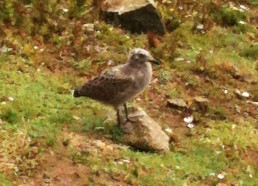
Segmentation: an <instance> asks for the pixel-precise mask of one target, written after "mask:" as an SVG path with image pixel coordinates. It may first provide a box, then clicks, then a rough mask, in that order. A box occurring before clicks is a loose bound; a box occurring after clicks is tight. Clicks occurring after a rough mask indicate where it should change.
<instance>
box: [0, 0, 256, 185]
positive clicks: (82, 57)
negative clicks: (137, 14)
mask: <svg viewBox="0 0 258 186" xmlns="http://www.w3.org/2000/svg"><path fill="white" fill-rule="evenodd" d="M10 2H11V1H10ZM33 2H34V1H33ZM35 2H36V1H35ZM252 2H253V3H254V2H255V1H252ZM52 3H54V4H55V3H56V2H55V1H53V2H52ZM62 3H64V4H65V2H63V1H62ZM10 5H12V3H11V4H10ZM74 6H77V5H75V4H74V3H73V4H69V6H68V5H67V7H69V11H70V10H71V13H70V14H69V15H68V14H64V12H62V11H60V10H59V9H58V7H56V8H53V9H51V6H49V7H48V9H47V10H46V11H47V12H46V15H47V17H48V18H49V13H53V12H54V13H57V14H58V17H59V16H60V17H61V18H62V19H63V20H67V22H69V21H71V23H73V24H74V25H76V24H78V25H77V26H78V27H79V26H80V24H81V23H84V22H85V23H88V22H89V23H91V22H93V18H92V17H91V18H90V19H89V18H88V17H84V18H83V19H82V20H80V21H81V22H78V23H77V22H76V20H77V19H80V17H81V16H82V15H84V14H85V11H84V10H83V7H87V8H89V7H88V4H87V6H86V5H85V6H82V7H80V8H79V7H77V8H74V9H73V8H72V7H74ZM162 8H165V7H162ZM162 8H161V10H162ZM76 10H79V11H78V12H76ZM12 11H13V7H12V6H11V7H9V9H8V10H6V11H5V12H4V16H7V14H11V13H12ZM38 11H39V10H35V12H34V13H35V15H34V16H35V17H37V18H38V19H39V17H38V16H39V15H38V14H37V12H38ZM164 11H167V12H165V13H167V14H169V11H170V10H169V11H168V10H165V9H164ZM225 11H226V10H224V13H225V14H226V15H224V14H223V16H224V17H225V16H226V17H229V18H230V20H228V21H233V23H234V26H232V27H222V26H221V25H220V24H217V25H215V26H214V27H213V28H212V29H211V30H210V31H207V32H206V33H205V34H198V33H194V32H193V30H192V27H193V21H192V20H191V21H189V20H185V21H182V22H181V23H180V24H179V25H177V28H176V29H175V30H174V31H173V33H167V35H166V36H164V39H163V40H162V41H160V46H159V47H158V48H155V49H151V50H152V52H153V53H154V54H157V57H158V58H159V59H160V60H161V61H162V65H161V67H155V70H154V71H155V72H154V76H155V78H157V79H158V82H157V83H156V84H154V85H155V86H154V87H153V86H152V87H153V89H154V91H153V92H151V91H152V89H151V88H150V89H148V90H146V92H145V93H144V99H142V100H146V102H144V103H141V104H142V106H143V107H144V108H145V109H146V111H147V112H148V113H151V114H153V108H152V107H148V105H149V104H148V103H147V101H148V100H149V95H150V94H152V97H155V94H157V95H160V96H159V97H158V96H157V97H158V98H157V106H160V108H159V107H158V112H159V113H158V115H162V116H168V115H169V116H170V115H172V116H173V118H175V121H173V122H175V123H178V125H177V126H178V127H179V128H180V127H181V128H182V129H186V130H188V131H187V134H181V133H180V132H179V134H178V135H180V141H173V142H171V144H170V146H171V147H172V148H171V151H170V152H169V153H167V154H165V155H164V154H163V155H162V154H155V153H147V152H142V151H138V150H136V149H133V148H132V149H123V148H116V147H117V146H115V145H117V144H119V139H120V137H121V135H123V134H122V132H121V130H120V129H119V128H118V127H117V126H116V121H115V117H114V116H113V115H115V112H114V111H113V110H112V108H110V107H107V106H104V105H103V104H101V103H98V102H95V101H92V100H90V99H87V98H79V99H74V98H73V97H72V95H71V90H72V89H73V88H74V87H76V86H77V85H79V84H81V83H82V82H83V81H84V80H83V78H84V77H85V76H87V78H89V77H91V76H93V75H94V74H98V73H99V72H100V71H102V70H103V69H105V68H110V67H111V66H113V65H116V64H120V63H122V62H123V61H125V60H126V55H125V54H126V53H127V52H128V51H129V49H130V48H132V47H147V46H148V44H147V43H148V41H147V39H146V36H145V35H144V34H142V35H132V34H130V33H127V32H124V31H121V30H119V29H116V28H115V27H113V26H111V25H110V24H106V23H104V22H101V21H99V22H98V23H95V27H94V28H95V32H94V33H91V32H87V31H83V32H78V33H77V32H76V33H74V32H73V29H74V27H72V26H71V27H70V26H69V28H67V29H65V28H63V27H61V26H60V25H59V26H60V27H58V28H56V29H57V30H56V29H54V30H51V29H50V28H51V26H53V25H52V24H55V21H53V22H51V21H50V22H48V21H49V20H48V19H47V20H46V19H43V18H42V19H43V20H41V21H42V22H43V24H42V25H37V24H35V25H34V24H29V26H28V27H26V28H25V31H24V32H25V33H26V34H28V37H22V36H21V33H23V32H21V33H20V32H19V31H20V30H19V28H18V25H16V26H17V27H15V28H13V27H11V28H8V27H3V28H5V30H4V31H5V32H4V33H5V35H6V37H5V38H4V41H3V42H4V43H5V44H4V47H3V48H2V49H1V53H0V70H1V73H0V118H1V120H0V185H6V186H7V185H12V183H14V182H15V181H16V180H18V179H19V178H20V176H21V175H25V176H28V177H30V178H31V179H33V176H35V173H36V171H34V170H37V169H40V167H41V163H42V162H41V161H40V159H41V156H42V155H43V154H44V153H46V152H47V151H48V150H50V151H53V152H54V153H56V154H61V155H62V153H63V152H61V153H60V146H59V145H60V144H59V141H60V138H62V137H63V138H64V139H62V140H63V141H62V142H63V143H65V144H67V145H68V147H69V148H67V149H68V150H67V153H68V155H67V154H64V156H68V158H70V160H71V161H73V162H75V163H76V164H82V166H86V167H88V169H89V175H85V176H87V177H89V180H90V183H91V184H92V185H94V182H96V184H97V183H98V182H97V181H96V180H95V179H94V178H97V177H100V179H102V180H104V181H106V185H113V184H114V180H118V182H119V183H121V185H122V184H131V185H146V186H147V185H148V186H151V185H153V186H154V185H176V186H177V185H191V186H192V185H193V186H194V185H219V184H225V185H230V184H234V185H248V186H249V185H253V186H254V185H256V184H257V183H258V169H257V166H256V165H255V164H254V161H250V160H248V158H247V157H248V155H249V151H254V152H257V150H258V146H257V141H258V136H257V128H256V125H255V124H256V122H257V113H255V111H254V110H255V108H254V107H252V106H250V105H249V104H248V103H247V102H246V100H244V99H243V100H241V99H238V98H237V97H236V96H235V94H234V90H235V89H241V91H249V92H250V93H251V95H252V96H251V98H250V100H252V99H253V98H254V97H255V96H256V95H257V93H256V92H257V91H256V88H254V87H255V86H256V85H257V80H258V79H257V77H258V76H257V68H256V67H255V65H256V60H257V43H255V40H254V36H255V35H257V34H258V33H257V30H255V28H254V26H252V25H250V24H249V23H247V25H246V26H245V27H244V28H240V25H238V24H237V21H238V18H237V17H235V16H236V15H235V13H236V12H235V13H234V12H233V13H232V12H231V13H230V12H225ZM163 13H164V12H163ZM44 15H45V14H44ZM89 15H91V13H89V14H87V16H89ZM241 15H242V14H241ZM0 16H1V13H0ZM166 16H169V15H166ZM232 16H233V17H232ZM43 17H44V16H43ZM166 18H167V17H166ZM219 18H220V19H222V18H221V17H219ZM231 18H232V20H231ZM11 19H12V20H15V21H19V20H18V19H17V20H16V18H15V17H12V18H11ZM56 19H57V18H56V17H54V18H53V20H56ZM225 19H226V18H225ZM50 20H51V19H50ZM57 20H58V19H57ZM0 21H1V19H0ZM26 22H28V23H32V22H31V20H30V19H26V20H23V21H22V22H21V23H20V24H22V25H23V24H25V23H26ZM75 22H76V24H75ZM1 24H2V25H3V23H2V22H1ZM73 24H70V25H73ZM64 25H65V24H64ZM31 28H39V29H38V30H39V33H31V31H28V30H31ZM16 29H17V30H16ZM59 29H60V30H61V31H62V30H63V29H64V33H62V32H61V31H60V30H59ZM241 29H242V30H241ZM34 30H35V29H34ZM36 30H37V29H36ZM22 31H23V30H22ZM59 32H60V33H59ZM66 32H67V33H66ZM33 34H35V35H33ZM37 34H39V35H37ZM62 34H64V35H65V34H67V37H63V35H62ZM61 35H62V37H61ZM65 36H66V35H65ZM86 36H87V37H86ZM34 37H35V38H36V39H34ZM75 38H76V39H75ZM78 38H79V39H78ZM74 40H76V42H74ZM34 42H35V43H34ZM37 42H39V43H40V44H42V48H44V49H45V51H44V52H45V53H44V52H43V54H41V53H40V52H39V50H36V49H34V46H35V45H39V47H41V46H40V44H39V43H37ZM1 47H2V46H1ZM9 47H12V49H11V48H9ZM87 47H89V48H87ZM86 48H87V50H86ZM70 50H71V51H70ZM88 50H89V51H88ZM98 50H99V51H100V52H99V51H98ZM67 51H68V52H67ZM65 52H67V53H65ZM49 56H50V57H49ZM175 57H183V58H184V59H186V60H190V63H189V62H185V61H176V60H174V58H175ZM109 60H113V62H114V63H113V64H112V65H111V66H109V65H107V62H108V61H109ZM232 66H233V67H236V68H238V69H239V73H240V75H241V76H242V79H241V78H240V79H237V78H235V77H233V76H232V75H231V70H232V69H234V68H231V67H232ZM255 81H256V83H255ZM249 82H251V83H249ZM223 89H227V90H228V91H229V92H228V94H227V95H225V94H224V93H223ZM153 95H154V96H153ZM195 96H204V97H206V98H207V99H208V100H209V105H208V111H207V113H199V112H198V111H194V113H193V114H194V117H195V121H194V122H195V123H194V124H196V126H195V128H193V129H187V128H186V127H184V126H183V125H182V121H181V119H180V120H179V119H178V117H177V116H180V118H181V115H178V114H180V113H181V112H180V113H179V112H178V113H176V114H175V113H174V112H172V111H171V110H170V108H167V107H165V106H164V105H165V103H166V99H167V98H168V97H170V98H183V99H185V100H186V101H188V102H189V104H190V105H191V101H192V98H193V97H195ZM12 99H13V100H12ZM151 99H153V98H151ZM153 101H156V100H153ZM145 103H146V104H145ZM155 104H156V103H155ZM237 106H238V107H239V108H240V113H238V112H236V107H237ZM155 109H156V111H155V112H157V108H155ZM173 114H175V115H176V116H175V117H174V115H173ZM154 119H156V118H154ZM170 119H171V118H170ZM157 120H160V123H161V125H164V124H163V123H166V124H167V125H168V126H169V124H170V123H171V121H170V120H168V119H167V118H162V120H161V119H160V118H158V116H157ZM163 120H164V121H163ZM66 129H67V131H68V132H67V133H73V134H80V135H82V136H85V137H86V139H87V140H89V141H86V142H85V143H87V145H92V144H91V142H92V141H94V140H95V139H101V140H102V141H104V142H105V143H107V144H111V146H112V145H113V146H112V147H114V149H113V150H112V151H110V150H106V149H104V150H103V149H99V148H98V147H96V146H94V145H92V146H90V147H89V149H87V148H86V149H78V148H74V147H73V146H69V145H70V144H69V141H70V140H71V139H70V138H69V137H70V136H63V134H64V132H63V131H64V130H66ZM175 129H176V128H175ZM65 134H66V133H65ZM92 152H94V153H93V154H92ZM123 160H126V161H123ZM220 173H223V174H225V178H224V179H222V180H220V179H219V178H218V174H220Z"/></svg>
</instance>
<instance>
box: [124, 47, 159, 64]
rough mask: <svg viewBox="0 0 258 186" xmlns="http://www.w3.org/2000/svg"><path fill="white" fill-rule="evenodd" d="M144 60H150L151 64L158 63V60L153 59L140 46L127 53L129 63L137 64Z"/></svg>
mask: <svg viewBox="0 0 258 186" xmlns="http://www.w3.org/2000/svg"><path fill="white" fill-rule="evenodd" d="M145 62H151V63H153V64H156V65H159V61H157V60H156V59H154V58H153V57H152V55H151V54H150V53H149V52H148V51H147V50H144V49H142V48H134V49H133V50H131V52H130V54H129V63H131V64H139V63H145Z"/></svg>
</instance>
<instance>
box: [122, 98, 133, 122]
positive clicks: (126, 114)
mask: <svg viewBox="0 0 258 186" xmlns="http://www.w3.org/2000/svg"><path fill="white" fill-rule="evenodd" d="M123 105H124V109H125V119H126V121H130V122H133V121H132V120H130V118H129V117H128V109H127V104H126V102H125V103H124V104H123Z"/></svg>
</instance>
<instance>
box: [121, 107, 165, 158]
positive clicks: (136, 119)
mask: <svg viewBox="0 0 258 186" xmlns="http://www.w3.org/2000/svg"><path fill="white" fill-rule="evenodd" d="M129 119H130V121H127V122H125V123H124V124H123V126H122V130H123V131H124V132H125V134H124V135H123V137H122V139H121V142H122V143H125V144H128V145H131V146H133V147H136V148H138V149H140V150H145V151H152V152H158V153H164V152H167V151H169V137H168V136H167V134H166V133H165V132H164V131H163V130H162V129H161V127H160V125H159V124H158V123H157V122H155V121H154V120H153V119H152V118H151V117H149V116H148V115H147V114H146V113H145V112H144V111H143V110H140V109H136V111H134V112H132V113H131V114H130V115H129Z"/></svg>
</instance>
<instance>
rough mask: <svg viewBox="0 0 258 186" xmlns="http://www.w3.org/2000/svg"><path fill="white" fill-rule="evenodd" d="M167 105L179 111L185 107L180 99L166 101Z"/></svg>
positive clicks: (183, 101)
mask: <svg viewBox="0 0 258 186" xmlns="http://www.w3.org/2000/svg"><path fill="white" fill-rule="evenodd" d="M167 105H168V106H169V107H171V108H175V109H179V110H184V109H185V108H186V107H187V104H186V102H185V100H184V99H181V98H175V99H169V100H167Z"/></svg>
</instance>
